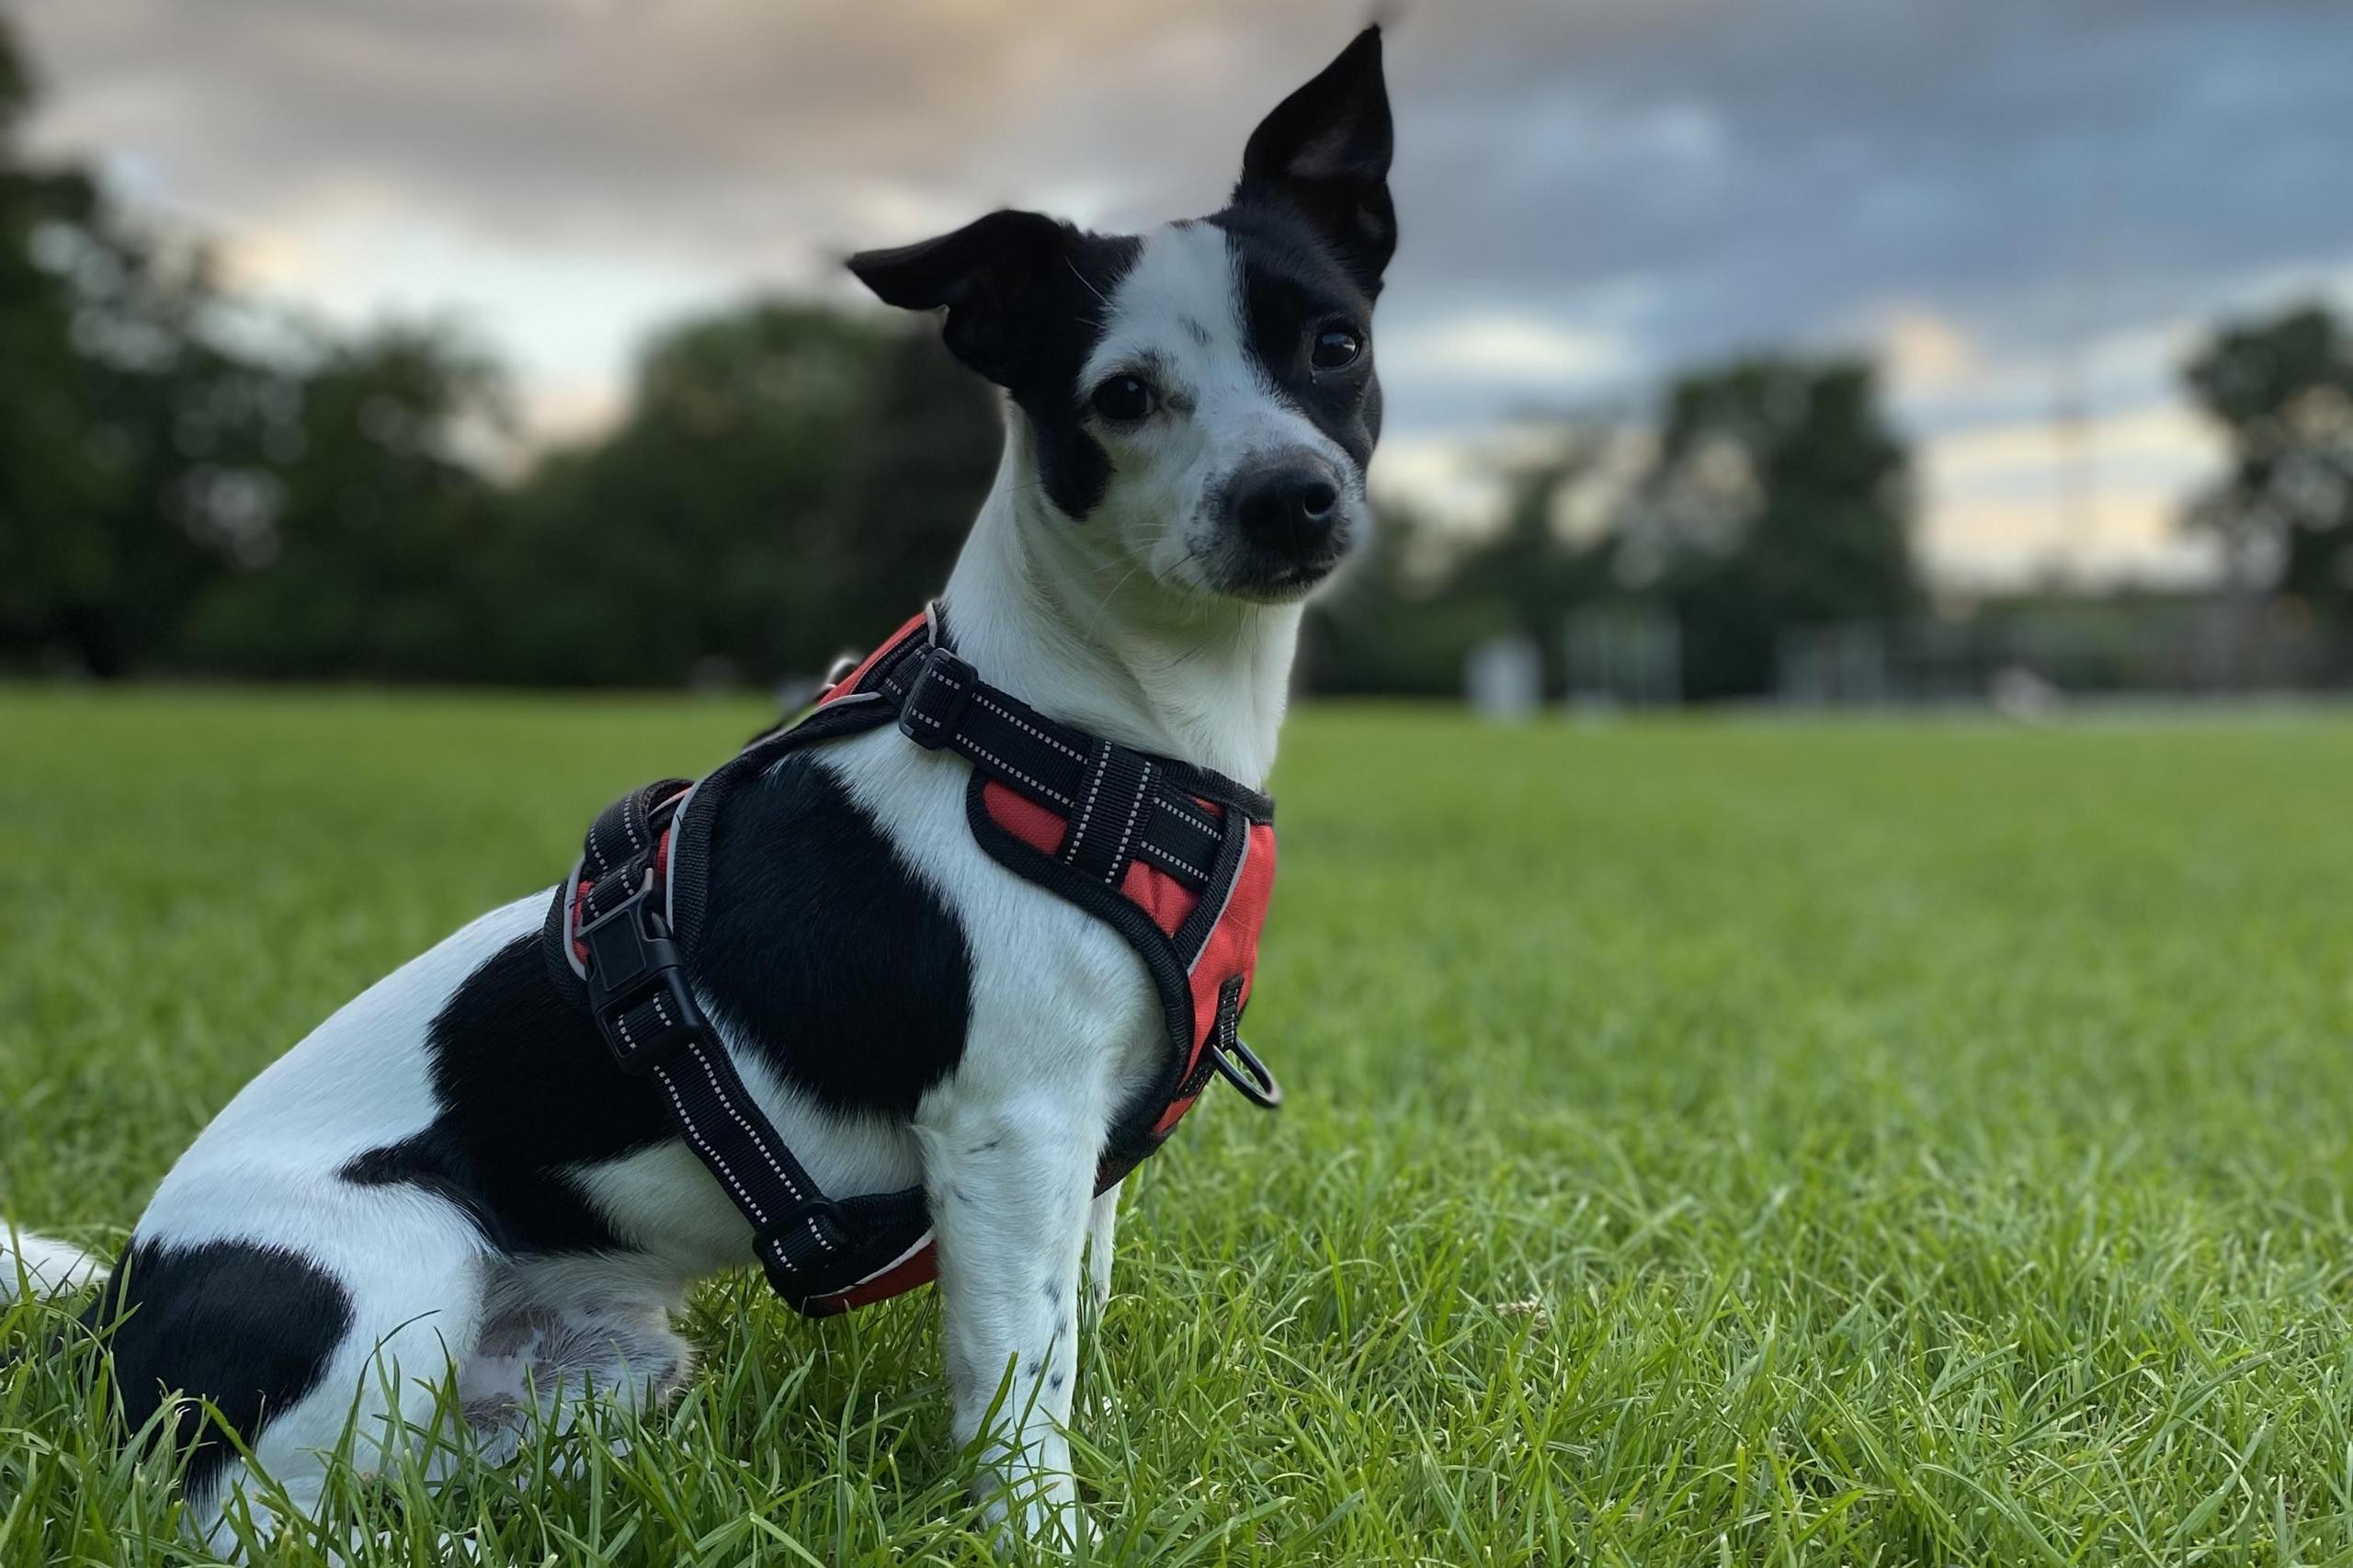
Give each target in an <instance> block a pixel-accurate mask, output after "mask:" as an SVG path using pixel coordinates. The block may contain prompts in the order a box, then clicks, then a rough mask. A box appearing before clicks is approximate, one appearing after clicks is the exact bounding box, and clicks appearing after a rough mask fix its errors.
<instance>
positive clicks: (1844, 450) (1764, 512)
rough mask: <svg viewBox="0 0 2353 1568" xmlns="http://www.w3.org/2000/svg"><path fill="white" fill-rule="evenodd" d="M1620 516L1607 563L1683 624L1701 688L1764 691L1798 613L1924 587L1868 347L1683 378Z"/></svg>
mask: <svg viewBox="0 0 2353 1568" xmlns="http://www.w3.org/2000/svg"><path fill="white" fill-rule="evenodd" d="M1658 443H1659V444H1658V453H1657V457H1656V459H1655V460H1654V464H1653V466H1652V470H1651V472H1650V474H1649V476H1648V478H1647V479H1646V480H1645V481H1644V483H1643V485H1642V487H1641V491H1640V496H1639V499H1638V501H1637V502H1636V504H1635V505H1633V506H1631V507H1630V508H1629V509H1628V510H1627V512H1626V513H1625V515H1624V516H1623V517H1621V519H1620V522H1619V524H1618V526H1617V528H1616V529H1615V535H1616V538H1615V543H1614V551H1615V561H1614V563H1613V564H1614V570H1615V575H1616V577H1617V578H1618V580H1619V582H1620V584H1621V585H1625V586H1627V587H1630V588H1633V589H1638V590H1644V591H1647V592H1649V593H1652V594H1654V595H1655V596H1656V597H1659V598H1661V599H1663V600H1664V601H1665V602H1666V603H1667V604H1668V605H1669V606H1670V607H1671V608H1673V609H1674V610H1675V612H1676V614H1677V618H1678V619H1680V621H1681V622H1682V626H1683V637H1684V649H1683V664H1684V679H1685V690H1686V692H1687V694H1688V695H1689V696H1692V697H1696V698H1712V697H1737V696H1750V695H1755V694H1758V693H1762V692H1765V691H1768V690H1769V689H1771V687H1772V685H1773V680H1774V668H1775V658H1776V647H1777V644H1778V642H1779V638H1780V636H1781V634H1782V633H1783V632H1784V631H1788V630H1790V629H1791V628H1796V627H1804V626H1821V625H1832V624H1836V623H1839V622H1842V621H1853V620H1872V619H1889V618H1893V617H1896V616H1900V615H1903V614H1905V613H1907V612H1908V611H1910V610H1911V609H1913V608H1915V606H1916V605H1917V603H1918V600H1919V592H1920V590H1919V581H1918V575H1917V568H1916V565H1915V561H1914V556H1913V550H1912V530H1911V496H1910V486H1909V463H1908V459H1907V456H1906V453H1905V449H1904V444H1903V442H1902V441H1901V440H1900V439H1899V438H1898V437H1896V435H1895V434H1894V432H1893V429H1892V428H1891V427H1890V426H1889V425H1888V423H1887V421H1886V419H1885V417H1884V415H1882V414H1881V411H1880V408H1879V404H1878V398H1877V392H1876V385H1875V380H1874V376H1873V373H1872V369H1871V367H1870V365H1869V364H1868V363H1865V362H1863V361H1859V360H1850V359H1831V360H1823V361H1810V360H1804V359H1794V358H1775V357H1763V358H1750V359H1745V360H1742V361H1739V362H1737V363H1734V364H1732V365H1730V366H1726V367H1724V368H1722V369H1712V370H1703V371H1699V372H1697V373H1694V374H1691V375H1688V376H1686V377H1684V378H1683V379H1681V380H1680V381H1677V382H1676V384H1675V385H1674V387H1673V388H1672V389H1671V390H1670V391H1669V392H1668V394H1667V398H1666V403H1665V408H1664V410H1663V412H1662V417H1661V419H1660V425H1659V436H1658Z"/></svg>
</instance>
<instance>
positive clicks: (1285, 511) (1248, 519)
mask: <svg viewBox="0 0 2353 1568" xmlns="http://www.w3.org/2000/svg"><path fill="white" fill-rule="evenodd" d="M1229 505H1230V506H1231V507H1232V509H1233V520H1234V521H1235V522H1236V523H1237V524H1239V525H1240V526H1241V528H1242V534H1243V537H1244V538H1245V539H1247V540H1249V541H1250V542H1251V543H1252V544H1255V545H1256V546H1257V547H1258V548H1259V549H1261V550H1265V551H1271V552H1272V553H1275V554H1278V555H1283V556H1289V557H1307V556H1313V555H1315V554H1318V553H1319V552H1321V551H1323V550H1324V549H1325V548H1326V547H1327V546H1328V545H1329V544H1330V542H1331V538H1332V529H1333V526H1334V525H1335V524H1336V523H1337V522H1338V521H1339V517H1340V487H1339V486H1338V485H1337V484H1336V483H1333V480H1332V473H1331V471H1330V470H1329V469H1326V468H1325V467H1324V465H1323V464H1321V463H1317V462H1311V461H1309V460H1305V459H1294V460H1290V461H1288V462H1280V463H1276V464H1273V465H1271V466H1269V467H1267V468H1262V469H1260V470H1258V471H1257V472H1255V473H1251V474H1246V475H1245V476H1244V477H1243V478H1242V479H1241V480H1240V481H1239V482H1238V483H1235V485H1234V487H1233V500H1232V501H1231V502H1230V503H1229Z"/></svg>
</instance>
